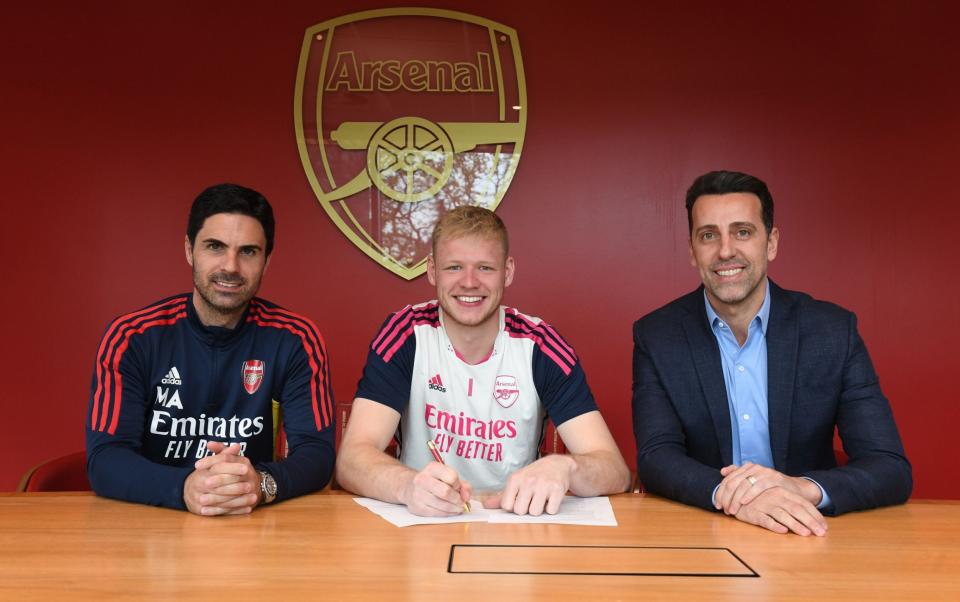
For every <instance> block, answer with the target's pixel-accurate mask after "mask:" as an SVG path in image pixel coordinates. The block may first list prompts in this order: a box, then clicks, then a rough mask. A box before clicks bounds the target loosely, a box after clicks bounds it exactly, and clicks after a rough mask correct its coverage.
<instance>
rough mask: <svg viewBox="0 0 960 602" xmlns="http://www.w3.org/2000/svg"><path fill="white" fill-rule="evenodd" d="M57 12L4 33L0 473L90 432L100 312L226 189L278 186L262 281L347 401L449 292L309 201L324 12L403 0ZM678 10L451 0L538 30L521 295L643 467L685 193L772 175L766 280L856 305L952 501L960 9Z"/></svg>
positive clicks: (164, 256)
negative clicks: (732, 172)
mask: <svg viewBox="0 0 960 602" xmlns="http://www.w3.org/2000/svg"><path fill="white" fill-rule="evenodd" d="M42 4H43V5H44V7H41V6H40V5H41V3H36V4H25V3H20V5H19V7H18V8H15V9H9V8H8V9H7V10H6V11H5V15H4V17H5V22H6V23H7V27H5V28H4V29H5V31H4V35H3V36H2V37H0V53H2V54H0V56H2V57H3V62H4V67H3V70H2V73H3V76H2V87H3V88H2V95H0V120H2V130H0V152H2V156H0V160H2V162H0V165H2V166H3V173H4V176H5V177H4V184H5V191H4V194H3V209H4V211H3V215H4V216H5V217H6V220H5V222H6V224H5V225H6V232H7V234H9V235H11V236H12V244H11V245H10V246H9V247H8V249H10V250H11V251H12V255H11V256H10V257H9V258H8V261H7V267H6V269H5V270H4V273H5V277H4V279H3V282H4V284H3V287H4V294H3V295H2V296H0V298H2V301H0V303H2V312H0V315H2V316H3V318H2V320H3V329H2V332H3V335H2V341H3V345H2V346H0V353H2V359H0V362H2V364H0V365H2V366H3V370H2V380H0V382H2V399H3V401H2V403H3V405H4V413H3V419H2V420H0V451H2V456H3V458H4V459H5V461H4V462H3V464H2V467H0V489H12V488H13V487H14V486H15V484H16V482H17V478H18V477H19V475H20V474H21V473H22V472H23V471H24V470H25V469H26V468H28V467H29V466H30V465H32V464H34V463H36V462H38V461H40V460H41V459H43V458H45V457H48V456H51V455H54V454H58V453H64V452H67V451H71V450H74V449H78V448H80V447H81V446H82V444H83V419H84V413H85V411H86V404H87V395H88V387H89V382H90V372H91V368H92V363H93V355H94V352H95V347H96V344H97V342H98V339H99V336H100V334H101V332H102V329H103V327H104V325H105V324H106V323H107V321H108V320H109V319H110V318H111V317H113V316H115V315H117V314H118V313H121V312H124V311H126V310H130V309H133V308H136V307H140V306H143V305H145V304H147V303H149V302H151V301H153V300H155V299H157V298H160V297H161V296H165V295H168V294H172V293H175V292H180V291H185V290H188V289H189V287H190V276H189V271H188V267H187V265H186V263H185V262H184V260H183V253H182V239H183V232H184V228H185V221H186V212H187V209H188V206H189V202H190V201H191V200H192V198H193V197H194V196H195V195H196V193H197V192H198V191H199V190H200V189H202V188H203V187H205V186H206V185H208V184H211V183H215V182H220V181H224V180H233V181H238V182H240V183H244V184H247V185H249V186H253V187H255V188H258V189H260V190H262V191H263V192H264V193H265V194H266V195H267V197H268V198H269V199H271V201H272V202H273V204H274V206H275V209H276V213H277V216H278V220H279V230H278V236H277V250H276V252H275V256H274V260H273V263H272V265H271V268H270V270H269V272H268V274H267V277H266V283H265V286H264V288H263V289H262V294H263V295H264V296H265V297H267V298H270V299H273V300H276V301H278V302H280V303H282V304H284V305H286V306H288V307H290V308H292V309H295V310H297V311H300V312H303V313H306V314H308V315H310V316H312V317H313V318H314V319H315V320H316V322H317V324H318V325H319V326H320V328H321V329H322V331H323V333H324V335H325V337H326V340H327V345H328V347H329V349H330V350H331V352H332V357H333V378H334V390H335V392H336V395H337V397H338V399H342V400H345V399H350V398H351V397H352V395H353V391H354V386H355V384H356V380H357V378H358V376H359V373H360V370H361V367H362V362H363V359H364V357H365V349H366V346H367V344H368V342H369V338H370V336H371V335H372V334H373V333H374V331H375V330H376V328H377V326H378V325H379V324H380V322H381V320H382V319H383V317H384V316H385V315H386V314H387V313H388V312H389V311H392V310H395V309H398V308H400V307H402V306H403V305H405V304H406V303H409V302H415V301H421V300H425V299H427V298H430V297H431V295H432V292H431V290H430V288H429V285H428V284H427V282H426V280H425V279H422V278H421V279H418V280H416V281H414V282H410V283H408V282H405V281H402V280H400V279H399V278H397V277H396V276H394V275H392V274H391V273H389V272H387V271H385V270H384V269H382V268H380V267H378V266H377V265H375V264H374V263H373V262H372V261H371V260H369V259H368V258H367V257H366V256H365V255H363V254H362V253H361V252H360V251H359V250H357V249H355V248H354V247H353V246H352V245H351V244H350V243H349V242H348V241H347V240H346V239H345V237H344V236H343V235H342V234H340V232H339V231H338V230H337V229H336V228H335V227H334V225H333V224H332V222H331V221H330V220H329V218H328V217H327V215H326V214H325V213H324V212H323V211H322V209H321V208H320V206H319V205H318V204H317V202H316V201H315V200H314V196H313V193H312V192H311V190H310V188H309V185H308V183H307V180H306V177H305V176H304V174H303V171H302V168H301V165H300V160H299V157H298V154H297V148H296V144H295V141H294V128H293V117H292V113H293V88H294V80H295V76H296V68H297V60H298V56H299V50H300V44H301V39H302V35H303V30H304V29H305V28H306V27H308V26H309V25H312V24H314V23H318V22H320V21H323V20H326V19H329V18H332V17H335V16H338V15H342V14H346V13H350V12H354V11H357V10H362V9H367V8H377V7H383V6H388V5H390V4H391V3H389V2H380V3H368V2H362V3H359V2H345V1H336V0H328V1H326V2H316V1H311V2H306V1H304V2H287V3H282V6H280V7H277V8H267V3H262V2H240V3H237V2H230V3H194V4H196V5H197V6H192V5H189V4H187V3H179V4H180V6H181V8H180V9H177V8H175V7H173V6H171V4H170V3H167V2H154V3H148V2H143V3H131V4H134V5H135V6H136V7H135V8H131V7H128V6H127V3H120V2H116V3H113V4H114V5H113V6H111V5H110V3H106V2H101V3H66V2H64V3H61V6H58V7H52V8H51V7H49V3H42ZM668 4H671V3H662V2H657V3H652V2H651V3H646V2H638V3H629V4H627V3H624V5H623V6H622V7H620V8H617V9H616V10H614V9H612V8H605V7H604V4H603V3H601V4H591V5H581V4H577V5H571V6H569V7H567V8H556V5H554V4H552V3H551V6H553V7H554V8H540V7H539V6H538V5H535V4H532V3H526V2H513V1H511V2H473V1H463V2H435V3H434V5H435V6H437V7H445V8H453V9H457V10H463V11H465V12H470V13H474V14H477V15H480V16H484V17H487V18H491V19H493V20H496V21H500V22H502V23H505V24H508V25H510V26H513V27H515V28H516V29H517V30H518V32H519V36H520V43H521V48H522V51H523V58H524V64H525V67H526V73H527V86H528V95H529V123H528V130H527V136H526V142H525V146H524V156H523V159H522V160H521V162H520V167H519V170H518V172H517V176H516V179H515V180H514V182H513V185H512V187H511V188H510V190H509V192H508V194H507V197H506V199H505V201H504V203H503V204H502V205H501V209H500V213H501V215H502V216H503V217H504V219H505V220H506V222H507V224H508V226H509V227H510V228H511V232H512V236H513V240H512V243H513V249H514V251H515V256H516V258H517V265H518V268H517V279H516V281H515V284H514V285H513V287H512V288H511V289H510V290H509V291H508V293H507V298H506V299H507V301H508V302H509V303H511V304H515V305H517V306H518V307H520V308H521V309H523V310H524V311H527V312H530V313H533V314H536V315H541V316H544V317H546V318H547V319H548V320H550V321H551V322H552V323H553V324H554V325H556V326H557V327H558V328H559V329H560V330H561V332H563V333H564V335H565V336H566V337H567V338H568V339H569V340H570V341H571V342H573V344H574V345H575V346H576V347H577V349H578V351H579V354H580V356H581V358H582V360H583V364H584V366H585V368H586V371H587V375H588V377H589V380H590V383H591V384H592V386H593V389H594V392H595V394H596V396H597V398H598V400H599V403H600V405H601V408H602V409H603V411H604V413H605V415H606V416H607V418H608V421H609V422H610V423H611V426H612V428H613V430H614V434H615V436H616V437H617V440H618V441H619V442H620V444H621V447H622V449H623V452H624V454H625V456H626V457H627V458H628V461H629V463H630V464H633V463H634V462H635V459H634V455H635V446H634V443H633V439H632V433H631V427H630V419H629V418H630V409H629V407H630V404H629V400H630V382H631V377H630V353H631V344H632V343H631V336H630V326H631V323H632V322H633V320H635V319H636V318H638V317H639V316H641V315H642V314H644V313H646V312H647V311H649V310H652V309H654V308H655V307H658V306H659V305H661V304H663V303H665V302H667V301H669V300H671V299H673V298H674V297H677V296H679V295H680V294H682V293H684V292H686V291H688V290H690V289H692V288H693V287H694V286H696V284H697V283H698V280H697V275H696V272H695V271H694V270H693V269H692V268H691V267H689V265H688V261H687V250H686V221H685V220H686V218H685V214H684V211H683V209H682V204H681V198H682V195H683V192H684V190H685V189H686V187H687V186H688V185H689V183H690V182H691V181H692V179H693V178H694V177H695V176H696V175H698V174H700V173H702V172H704V171H707V170H710V169H715V168H731V169H739V170H743V171H748V172H751V173H754V174H757V175H759V176H761V177H762V178H764V179H766V181H767V182H768V184H769V185H770V187H771V189H772V191H773V193H774V197H775V198H776V199H777V202H778V211H777V217H778V221H779V224H780V227H781V229H782V233H783V235H782V238H781V247H780V251H781V252H780V256H779V257H778V258H777V260H776V262H775V263H774V264H772V266H771V275H772V276H773V278H774V279H776V280H777V281H778V282H779V283H780V284H781V285H784V286H786V287H788V288H795V289H800V290H805V291H808V292H810V293H812V294H814V295H815V296H818V297H822V298H826V299H830V300H833V301H835V302H837V303H840V304H842V305H845V306H846V307H848V308H850V309H852V310H854V311H856V312H857V314H858V315H859V317H860V326H861V331H862V333H863V335H864V338H865V339H866V341H867V344H868V346H869V348H870V350H871V353H872V355H873V358H874V362H875V364H876V366H877V369H878V371H879V373H880V375H881V380H882V383H883V386H884V390H885V391H886V393H887V395H888V396H889V397H890V399H891V401H892V404H893V407H894V411H895V414H896V417H897V419H898V422H899V423H900V427H901V432H902V434H903V436H904V439H905V443H906V447H907V452H908V455H909V457H910V458H911V460H912V461H913V464H914V476H915V479H916V487H915V490H914V493H915V495H916V496H917V497H937V498H960V480H958V479H957V478H956V468H955V466H954V464H955V463H954V462H953V461H952V460H950V459H949V458H951V457H953V453H952V452H951V451H949V450H952V448H953V447H954V446H953V445H952V444H953V441H952V440H950V439H948V437H949V436H950V435H952V434H953V431H954V429H953V427H954V425H956V424H957V423H958V421H960V409H958V408H960V405H958V403H957V401H958V395H957V393H956V392H955V391H956V386H955V385H954V382H953V378H955V377H956V374H957V372H958V367H960V365H958V362H957V360H956V359H955V355H954V347H955V341H956V339H957V337H958V335H960V307H958V299H960V286H958V284H957V279H956V276H954V272H955V271H956V270H955V266H954V265H953V262H952V261H951V260H949V256H948V253H949V249H951V248H953V246H954V245H953V242H954V241H953V228H954V227H957V224H960V209H958V207H960V204H958V202H957V200H956V192H955V190H956V185H955V184H954V181H955V178H954V177H953V176H952V175H951V174H954V173H956V171H957V169H958V166H957V162H958V158H960V152H958V151H960V148H958V142H957V141H958V134H960V109H958V108H960V83H958V82H960V80H958V78H957V75H956V68H957V65H958V64H960V45H958V42H957V41H956V40H957V38H956V34H955V31H954V30H953V29H954V26H955V23H956V21H957V19H958V18H960V9H956V8H953V5H952V4H950V3H941V5H939V6H938V5H937V4H934V3H926V2H897V3H893V2H888V3H877V2H843V3H837V2H812V3H811V2H804V3H790V4H788V3H767V2H742V3H729V2H724V3H716V2H702V3H684V4H685V6H684V7H674V6H667V5H668ZM721 4H722V5H723V8H721V7H720V6H718V5H721ZM81 5H86V6H81ZM545 6H546V5H545ZM952 439H954V440H955V437H953V438H952ZM944 448H946V449H947V450H948V451H947V452H946V453H944V451H943V449H944Z"/></svg>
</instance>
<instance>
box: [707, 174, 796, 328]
mask: <svg viewBox="0 0 960 602" xmlns="http://www.w3.org/2000/svg"><path fill="white" fill-rule="evenodd" d="M691 217H692V221H693V224H692V225H693V229H692V231H691V233H690V263H691V264H692V265H693V266H694V267H695V268H697V269H698V270H699V271H700V278H701V279H702V280H703V285H704V287H705V288H706V291H707V298H708V299H709V301H710V305H712V306H713V309H714V311H716V312H717V313H718V314H720V315H721V316H723V317H724V318H727V319H729V317H730V316H731V315H737V314H749V315H751V316H752V315H754V314H755V313H756V312H757V311H759V310H760V306H761V305H762V304H763V298H764V295H765V293H766V288H765V284H764V283H765V282H766V280H765V279H766V276H767V263H768V262H770V261H773V259H774V258H775V257H776V256H777V245H778V243H779V241H780V231H779V230H778V229H777V228H776V227H774V228H772V229H771V231H770V232H769V233H768V232H767V231H766V228H765V227H764V225H763V216H762V215H761V208H760V199H759V198H757V196H756V195H754V194H750V193H745V192H734V193H729V194H708V195H703V196H701V197H699V198H697V200H696V202H695V203H694V205H693V209H692V214H691Z"/></svg>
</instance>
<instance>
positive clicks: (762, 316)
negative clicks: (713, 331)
mask: <svg viewBox="0 0 960 602" xmlns="http://www.w3.org/2000/svg"><path fill="white" fill-rule="evenodd" d="M764 284H765V285H766V286H765V287H764V295H763V303H762V304H761V305H760V311H758V312H757V315H756V316H754V317H753V320H751V322H750V324H751V325H753V323H754V322H759V325H760V332H762V333H763V336H767V323H768V322H769V321H770V281H769V280H768V279H766V278H764ZM703 304H704V305H705V306H706V307H707V321H709V322H710V327H711V328H717V325H718V324H720V323H721V322H722V320H721V319H720V316H718V315H717V312H715V311H713V306H711V305H710V300H709V299H708V298H707V289H706V288H704V289H703Z"/></svg>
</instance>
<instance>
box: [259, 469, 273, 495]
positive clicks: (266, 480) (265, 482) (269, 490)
mask: <svg viewBox="0 0 960 602" xmlns="http://www.w3.org/2000/svg"><path fill="white" fill-rule="evenodd" d="M260 489H262V490H263V493H264V494H266V495H267V496H269V497H273V496H275V495H277V480H276V479H274V478H273V475H272V474H270V473H269V472H261V473H260Z"/></svg>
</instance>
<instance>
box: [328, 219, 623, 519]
mask: <svg viewBox="0 0 960 602" xmlns="http://www.w3.org/2000/svg"><path fill="white" fill-rule="evenodd" d="M514 268H515V262H514V259H513V258H512V257H510V256H509V248H508V241H507V231H506V228H505V227H504V225H503V222H502V221H501V220H500V218H499V217H497V215H496V214H494V213H493V212H492V211H489V210H487V209H483V208H481V207H471V206H464V207H459V208H457V209H454V210H453V211H450V212H448V213H446V214H445V215H444V216H443V217H442V218H441V219H440V220H439V222H438V223H437V225H436V228H435V230H434V233H433V253H432V254H431V255H430V256H429V257H428V259H427V277H428V279H429V281H430V284H432V285H434V286H435V287H436V294H437V300H436V301H430V302H426V303H420V304H418V305H413V306H407V307H406V308H404V309H403V310H401V311H399V312H396V313H395V314H392V315H391V316H389V317H388V318H387V321H386V322H385V323H384V325H383V326H382V327H381V329H380V331H379V333H378V334H377V335H376V337H375V338H374V341H373V343H372V344H371V346H370V350H369V353H368V356H367V363H366V366H365V368H364V372H363V377H362V379H361V380H360V384H359V387H358V391H357V394H356V399H354V401H353V408H352V411H351V415H350V421H349V423H348V424H347V429H346V433H345V434H344V437H343V441H342V443H341V447H340V453H339V458H338V463H337V479H338V481H339V482H340V483H341V484H342V485H343V486H344V487H345V488H346V489H349V490H350V491H354V492H356V493H359V494H362V495H365V496H369V497H373V498H377V499H380V500H384V501H387V502H392V503H401V504H405V505H406V506H407V507H408V509H409V510H410V511H411V512H413V513H414V514H419V515H427V516H432V515H433V516H448V515H453V514H458V513H460V512H462V511H463V510H464V508H465V503H467V502H469V500H470V498H471V496H473V495H476V496H477V497H479V498H480V499H481V501H482V502H483V504H484V505H485V506H486V507H499V508H503V509H505V510H508V511H512V512H515V513H517V514H528V513H529V514H532V515H539V514H541V513H543V512H547V513H551V514H554V513H556V512H557V511H558V510H559V508H560V503H561V501H562V500H563V496H564V495H565V494H566V493H567V492H568V491H570V492H572V493H573V494H575V495H580V496H593V495H603V494H608V493H619V492H622V491H625V490H626V489H627V487H628V486H629V481H630V473H629V471H628V469H627V466H626V464H625V463H624V461H623V457H622V456H621V455H620V451H619V450H618V448H617V445H616V443H615V442H614V440H613V437H612V436H611V435H610V431H609V430H608V429H607V425H606V423H605V422H604V420H603V418H602V417H601V415H600V412H599V411H598V410H597V406H596V403H595V402H594V399H593V395H592V394H591V393H590V389H589V387H588V386H587V382H586V378H585V376H584V373H583V368H582V367H581V366H580V361H579V359H578V358H577V355H576V353H575V352H574V350H573V348H572V347H571V346H570V345H569V344H568V343H567V342H566V341H564V339H563V338H562V337H560V335H559V334H558V333H557V332H556V331H555V330H554V329H553V328H552V327H550V325H548V324H547V323H546V322H544V321H542V320H540V319H539V318H535V317H532V316H528V315H525V314H523V313H520V312H519V311H517V310H516V309H514V308H511V307H505V306H501V305H500V300H501V298H502V296H503V290H504V288H506V287H507V286H509V285H510V283H511V282H512V281H513V276H514ZM547 417H549V418H550V419H552V420H553V422H554V424H556V425H557V431H558V433H559V435H560V437H561V438H562V439H563V442H564V444H565V445H566V447H567V449H568V450H569V452H570V453H569V454H553V455H548V456H545V457H542V458H539V459H538V457H537V455H538V449H539V445H540V441H541V440H542V438H543V430H544V424H545V421H546V418H547ZM398 426H399V429H398ZM395 434H396V437H397V439H398V441H399V443H400V454H399V459H398V458H396V457H392V456H390V455H388V454H386V453H384V449H385V448H386V447H387V445H388V444H389V442H390V440H391V438H392V437H394V435H395ZM428 442H432V443H433V445H434V446H435V449H436V452H437V454H438V455H439V459H440V460H442V462H438V461H436V460H435V459H434V458H435V456H434V455H433V452H432V450H431V449H430V448H428V446H427V443H428Z"/></svg>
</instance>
